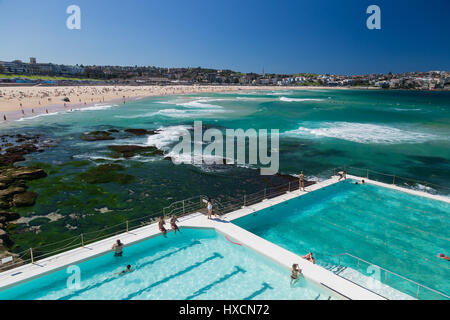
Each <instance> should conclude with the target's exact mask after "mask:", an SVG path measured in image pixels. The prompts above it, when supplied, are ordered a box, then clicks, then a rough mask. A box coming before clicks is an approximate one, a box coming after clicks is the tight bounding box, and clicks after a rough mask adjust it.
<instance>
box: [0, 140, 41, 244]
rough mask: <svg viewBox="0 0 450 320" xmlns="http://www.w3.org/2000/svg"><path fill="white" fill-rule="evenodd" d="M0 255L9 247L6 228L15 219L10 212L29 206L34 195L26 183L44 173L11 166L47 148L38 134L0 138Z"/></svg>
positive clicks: (31, 168) (34, 198)
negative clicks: (28, 155) (28, 189)
mask: <svg viewBox="0 0 450 320" xmlns="http://www.w3.org/2000/svg"><path fill="white" fill-rule="evenodd" d="M0 143H1V146H0V150H1V153H0V210H1V211H0V252H1V251H4V250H5V247H9V246H10V245H11V241H10V239H9V237H8V233H7V229H8V225H9V224H10V223H11V222H13V221H15V220H17V219H19V218H20V215H19V214H18V213H16V212H14V211H8V210H13V209H14V208H19V207H28V206H33V205H34V203H35V202H36V198H37V194H36V193H35V192H30V191H27V188H28V187H27V184H26V183H27V181H31V180H36V179H41V178H44V177H46V176H47V173H46V172H45V171H44V170H43V169H41V168H39V167H25V166H15V163H16V162H20V161H24V160H25V155H27V154H30V153H33V152H42V151H43V150H44V148H45V147H49V146H50V144H49V141H42V138H41V136H40V135H24V134H15V135H14V134H13V135H3V136H1V137H0Z"/></svg>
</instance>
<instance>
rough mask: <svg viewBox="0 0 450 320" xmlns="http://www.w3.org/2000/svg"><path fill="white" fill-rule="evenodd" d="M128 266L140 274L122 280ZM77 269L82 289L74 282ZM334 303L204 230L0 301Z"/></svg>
mask: <svg viewBox="0 0 450 320" xmlns="http://www.w3.org/2000/svg"><path fill="white" fill-rule="evenodd" d="M127 264H131V265H132V266H133V267H135V268H136V270H135V271H133V272H131V273H126V274H124V275H118V274H117V273H119V272H120V271H121V270H123V269H124V268H125V266H126V265H127ZM76 268H79V270H80V282H79V287H78V288H76V287H73V284H74V282H73V281H71V280H70V279H73V278H71V277H70V276H71V275H73V270H74V269H76ZM68 271H69V273H68ZM68 280H69V285H68ZM336 298H338V297H336V296H334V294H333V293H331V292H330V291H328V290H326V289H325V288H322V287H321V286H319V285H316V284H314V283H312V282H309V281H306V280H305V279H301V280H300V281H299V282H298V284H297V285H296V286H294V287H291V286H290V270H287V269H285V268H283V267H281V266H279V265H278V264H276V263H275V262H273V261H271V260H269V259H267V258H265V257H263V256H261V255H259V254H258V253H256V252H254V251H252V250H250V249H248V248H246V247H244V246H239V245H236V244H233V243H231V242H229V241H227V240H226V239H225V237H224V235H222V234H220V233H217V232H216V231H214V230H204V229H182V233H181V234H177V235H176V236H175V235H174V234H173V233H169V234H168V238H164V237H162V236H158V237H155V238H151V239H148V240H145V241H142V242H140V243H137V244H134V245H132V246H129V247H126V248H124V253H123V256H122V257H114V255H113V253H107V254H105V255H102V256H99V257H96V258H93V259H90V260H87V261H84V262H81V263H79V264H78V265H76V266H75V268H74V267H73V266H72V267H71V268H65V269H62V270H59V271H56V272H53V273H51V274H48V275H45V276H42V277H40V278H37V279H34V280H30V281H28V282H25V283H22V284H19V285H16V286H14V287H12V288H9V289H5V290H3V291H0V299H2V300H12V299H24V300H35V299H46V300H70V299H83V300H91V299H109V300H133V299H136V300H137V299H171V300H172V299H175V300H191V299H217V300H229V299H237V300H251V299H283V300H287V299H320V300H322V299H336Z"/></svg>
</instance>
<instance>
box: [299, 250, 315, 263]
mask: <svg viewBox="0 0 450 320" xmlns="http://www.w3.org/2000/svg"><path fill="white" fill-rule="evenodd" d="M302 258H303V259H306V260H308V261H309V262H311V263H313V264H315V263H316V259H314V257H313V255H312V252H310V253H308V254H306V255H304V256H303V257H302Z"/></svg>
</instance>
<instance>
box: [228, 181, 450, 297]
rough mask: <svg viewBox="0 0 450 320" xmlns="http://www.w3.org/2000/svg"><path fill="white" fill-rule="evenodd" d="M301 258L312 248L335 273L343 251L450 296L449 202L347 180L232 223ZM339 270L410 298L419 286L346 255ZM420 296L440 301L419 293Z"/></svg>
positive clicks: (414, 295)
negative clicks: (448, 257) (443, 256)
mask: <svg viewBox="0 0 450 320" xmlns="http://www.w3.org/2000/svg"><path fill="white" fill-rule="evenodd" d="M232 222H233V223H234V224H236V225H238V226H240V227H242V228H244V229H247V230H248V231H250V232H253V233H255V234H256V235H258V236H260V237H262V238H264V239H266V240H268V241H271V242H273V243H275V244H277V245H279V246H281V247H283V248H285V249H287V250H290V251H292V252H294V253H297V254H299V255H304V254H306V253H307V252H309V251H312V252H313V253H314V255H315V257H316V259H317V263H318V264H320V265H322V266H324V267H327V268H329V269H330V270H336V269H338V268H337V265H338V259H339V257H337V256H334V255H337V254H341V253H349V254H351V255H354V256H356V257H359V258H361V259H364V260H366V261H368V262H371V263H373V264H375V265H377V266H380V267H383V268H385V269H387V270H389V271H392V272H395V273H397V274H399V275H401V276H404V277H406V278H409V279H411V280H414V281H416V282H418V283H420V284H423V285H426V286H428V287H430V288H432V289H435V290H438V291H440V292H443V293H445V294H447V295H450V282H449V281H448V279H450V263H449V262H448V261H445V260H443V259H440V258H437V257H436V255H437V254H439V253H445V254H449V249H450V232H449V226H450V205H449V204H448V203H445V202H441V201H436V200H431V199H428V198H424V197H419V196H413V195H410V194H407V193H404V192H400V191H396V190H391V189H388V188H383V187H378V186H375V185H370V184H364V185H362V184H354V181H352V180H346V181H342V182H339V183H337V184H333V185H330V186H328V187H325V188H322V189H319V190H316V191H314V192H311V193H308V194H306V195H304V196H301V197H297V198H295V199H292V200H289V201H286V202H283V203H280V204H278V205H275V206H272V207H269V208H267V209H264V210H261V211H258V212H255V213H254V214H251V215H248V216H244V217H242V218H239V219H236V220H233V221H232ZM340 259H341V261H340V263H341V265H342V266H346V267H349V268H352V269H354V270H358V271H359V272H360V273H362V274H364V275H366V276H372V277H376V278H377V280H379V281H380V282H381V283H386V284H387V285H389V286H391V287H393V288H395V289H397V290H399V291H401V292H404V293H406V294H408V295H411V296H412V297H416V294H417V286H416V285H414V284H413V283H411V282H407V281H404V280H402V279H400V278H398V277H392V276H391V275H390V274H388V275H386V274H385V273H384V272H383V270H381V272H380V270H374V268H373V266H369V265H361V264H360V265H357V260H355V259H353V258H351V257H350V256H348V255H345V256H341V257H340ZM419 298H420V299H439V298H442V297H441V296H439V295H436V294H434V293H431V292H430V291H428V292H426V291H425V290H422V291H421V292H420V295H419Z"/></svg>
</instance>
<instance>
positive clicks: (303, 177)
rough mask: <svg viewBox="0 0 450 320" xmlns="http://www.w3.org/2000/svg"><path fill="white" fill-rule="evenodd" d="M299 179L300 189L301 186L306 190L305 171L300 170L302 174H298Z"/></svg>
mask: <svg viewBox="0 0 450 320" xmlns="http://www.w3.org/2000/svg"><path fill="white" fill-rule="evenodd" d="M298 179H299V186H300V187H299V189H300V188H301V189H302V190H303V191H305V176H304V175H303V171H301V172H300V175H299V176H298Z"/></svg>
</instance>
